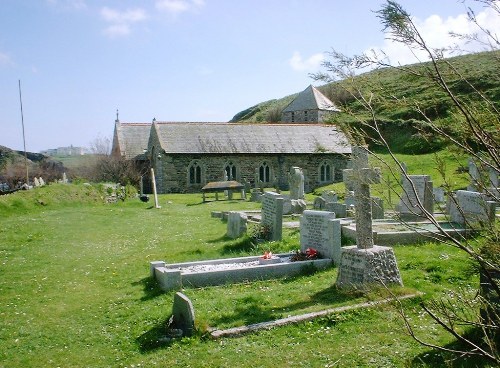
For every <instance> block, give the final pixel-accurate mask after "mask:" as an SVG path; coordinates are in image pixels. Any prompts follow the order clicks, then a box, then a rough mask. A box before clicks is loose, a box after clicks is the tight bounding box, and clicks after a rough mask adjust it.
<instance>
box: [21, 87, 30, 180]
mask: <svg viewBox="0 0 500 368" xmlns="http://www.w3.org/2000/svg"><path fill="white" fill-rule="evenodd" d="M19 102H20V104H21V125H22V126H23V145H24V164H25V165H26V185H27V186H28V187H29V185H30V180H29V173H28V154H27V153H26V137H25V134H24V116H23V99H22V96H21V80H20V79H19Z"/></svg>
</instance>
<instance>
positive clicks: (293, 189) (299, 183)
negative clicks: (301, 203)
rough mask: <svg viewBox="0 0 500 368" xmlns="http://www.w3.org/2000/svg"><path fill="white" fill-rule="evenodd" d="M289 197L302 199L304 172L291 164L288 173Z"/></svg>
mask: <svg viewBox="0 0 500 368" xmlns="http://www.w3.org/2000/svg"><path fill="white" fill-rule="evenodd" d="M288 182H289V186H290V199H304V173H303V172H302V169H301V168H300V167H297V166H292V167H291V168H290V172H289V173H288Z"/></svg>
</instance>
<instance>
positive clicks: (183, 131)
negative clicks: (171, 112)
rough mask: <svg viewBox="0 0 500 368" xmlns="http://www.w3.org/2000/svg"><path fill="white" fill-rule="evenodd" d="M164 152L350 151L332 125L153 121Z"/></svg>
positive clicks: (345, 140) (344, 137) (342, 137)
mask: <svg viewBox="0 0 500 368" xmlns="http://www.w3.org/2000/svg"><path fill="white" fill-rule="evenodd" d="M153 129H156V133H157V135H158V139H159V141H160V144H161V148H162V149H163V150H164V151H165V152H166V153H201V154H203V153H204V154H215V153H217V154H234V153H243V154H245V153H247V154H257V153H267V154H271V153H289V154H293V153H326V152H330V153H351V146H350V145H349V143H348V141H347V138H346V136H345V135H344V134H343V133H342V132H341V131H339V130H337V128H336V126H334V125H323V124H283V123H282V124H235V123H174V122H172V123H168V122H155V123H154V125H153Z"/></svg>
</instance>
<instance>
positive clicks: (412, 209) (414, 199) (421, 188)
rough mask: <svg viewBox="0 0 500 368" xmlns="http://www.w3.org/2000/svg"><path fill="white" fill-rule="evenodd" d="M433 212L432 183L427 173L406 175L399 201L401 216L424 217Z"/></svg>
mask: <svg viewBox="0 0 500 368" xmlns="http://www.w3.org/2000/svg"><path fill="white" fill-rule="evenodd" d="M425 212H428V213H430V214H433V213H434V196H433V183H432V180H431V177H430V176H429V175H408V177H404V179H403V192H402V193H401V200H400V202H399V213H400V215H401V216H403V217H405V216H410V217H415V218H422V217H425Z"/></svg>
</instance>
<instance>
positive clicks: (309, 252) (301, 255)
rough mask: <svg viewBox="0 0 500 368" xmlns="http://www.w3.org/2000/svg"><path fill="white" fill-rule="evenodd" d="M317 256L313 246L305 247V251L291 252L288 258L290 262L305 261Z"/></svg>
mask: <svg viewBox="0 0 500 368" xmlns="http://www.w3.org/2000/svg"><path fill="white" fill-rule="evenodd" d="M317 258H318V251H317V250H316V249H314V248H307V249H306V251H305V252H301V251H299V250H297V251H296V252H295V254H293V255H292V256H291V257H290V260H291V261H292V262H296V261H307V260H311V259H317Z"/></svg>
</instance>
